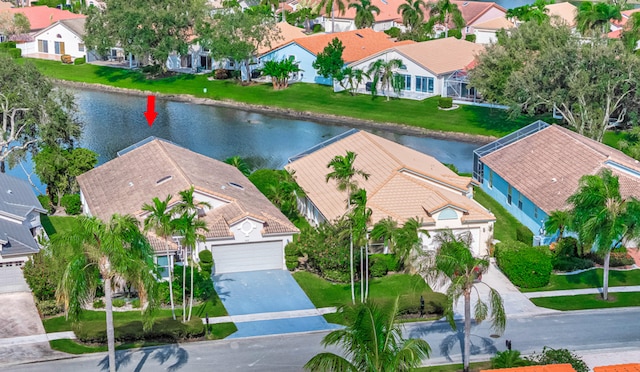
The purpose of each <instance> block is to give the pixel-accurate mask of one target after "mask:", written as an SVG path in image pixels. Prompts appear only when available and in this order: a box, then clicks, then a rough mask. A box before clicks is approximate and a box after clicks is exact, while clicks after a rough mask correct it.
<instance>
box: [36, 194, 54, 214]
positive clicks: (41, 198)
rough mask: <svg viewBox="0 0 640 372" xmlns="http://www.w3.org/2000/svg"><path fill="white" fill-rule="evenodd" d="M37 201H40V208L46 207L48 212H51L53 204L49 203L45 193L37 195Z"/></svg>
mask: <svg viewBox="0 0 640 372" xmlns="http://www.w3.org/2000/svg"><path fill="white" fill-rule="evenodd" d="M38 201H39V202H40V205H42V208H44V209H46V210H47V212H49V213H51V212H53V206H52V205H51V200H50V199H49V197H48V196H47V195H44V194H40V195H38Z"/></svg>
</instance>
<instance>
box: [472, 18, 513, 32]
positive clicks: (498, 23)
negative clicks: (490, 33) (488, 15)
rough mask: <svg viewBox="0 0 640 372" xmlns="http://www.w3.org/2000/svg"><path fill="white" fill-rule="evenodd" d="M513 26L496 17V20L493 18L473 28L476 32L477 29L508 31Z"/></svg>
mask: <svg viewBox="0 0 640 372" xmlns="http://www.w3.org/2000/svg"><path fill="white" fill-rule="evenodd" d="M514 27H515V25H514V24H513V22H511V21H510V20H508V19H506V18H504V17H498V18H494V19H490V20H488V21H486V22H482V23H478V24H476V25H474V26H473V28H475V29H476V30H478V29H482V30H502V29H505V30H509V29H512V28H514Z"/></svg>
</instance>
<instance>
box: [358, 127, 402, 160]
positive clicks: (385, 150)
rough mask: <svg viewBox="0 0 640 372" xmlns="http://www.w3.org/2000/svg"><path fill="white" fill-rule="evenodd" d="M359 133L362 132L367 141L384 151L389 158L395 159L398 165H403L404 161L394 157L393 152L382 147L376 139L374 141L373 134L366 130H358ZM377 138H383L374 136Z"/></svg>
mask: <svg viewBox="0 0 640 372" xmlns="http://www.w3.org/2000/svg"><path fill="white" fill-rule="evenodd" d="M359 133H362V134H363V135H364V136H365V137H366V138H367V140H368V141H369V142H372V143H373V144H374V145H375V146H376V147H377V148H379V149H380V150H381V151H382V152H384V153H385V154H387V155H389V157H390V158H392V159H393V160H395V161H396V162H397V163H398V165H401V166H404V163H403V162H401V161H400V159H398V157H396V156H395V155H394V154H392V153H391V152H389V151H388V150H387V149H385V148H384V146H382V145H381V144H380V143H378V141H376V140H375V139H374V138H373V137H371V136H373V134H371V133H369V132H366V131H360V132H359ZM376 137H379V138H383V137H380V136H376ZM384 139H385V140H387V139H386V138H384ZM387 141H389V140H387Z"/></svg>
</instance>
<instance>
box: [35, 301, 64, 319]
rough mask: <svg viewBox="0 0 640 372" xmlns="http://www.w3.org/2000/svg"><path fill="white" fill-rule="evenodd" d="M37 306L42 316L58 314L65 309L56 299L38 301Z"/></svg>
mask: <svg viewBox="0 0 640 372" xmlns="http://www.w3.org/2000/svg"><path fill="white" fill-rule="evenodd" d="M37 307H38V311H39V312H40V315H42V316H53V315H58V314H60V313H61V312H62V311H63V309H62V307H61V306H59V305H58V303H57V301H56V300H44V301H38V303H37Z"/></svg>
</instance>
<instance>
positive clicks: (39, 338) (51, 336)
mask: <svg viewBox="0 0 640 372" xmlns="http://www.w3.org/2000/svg"><path fill="white" fill-rule="evenodd" d="M75 338H76V335H75V334H74V333H73V332H71V331H68V332H54V333H43V334H39V335H31V336H20V337H9V338H0V347H2V346H16V345H28V344H35V343H38V342H49V341H53V340H62V339H75Z"/></svg>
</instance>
